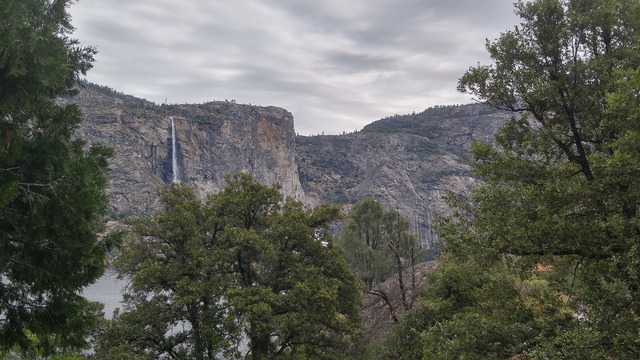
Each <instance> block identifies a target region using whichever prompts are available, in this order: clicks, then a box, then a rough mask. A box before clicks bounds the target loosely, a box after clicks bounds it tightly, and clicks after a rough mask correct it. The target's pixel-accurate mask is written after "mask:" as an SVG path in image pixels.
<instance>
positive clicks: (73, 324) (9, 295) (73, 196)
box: [0, 0, 111, 354]
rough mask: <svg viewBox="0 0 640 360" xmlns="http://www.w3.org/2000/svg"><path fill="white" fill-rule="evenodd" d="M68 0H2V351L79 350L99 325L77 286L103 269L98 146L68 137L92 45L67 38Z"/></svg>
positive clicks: (101, 151)
mask: <svg viewBox="0 0 640 360" xmlns="http://www.w3.org/2000/svg"><path fill="white" fill-rule="evenodd" d="M68 5H69V1H68V0H56V1H53V0H50V1H44V0H7V1H2V2H0V28H1V29H2V30H1V31H0V237H1V238H0V351H2V350H3V349H4V350H6V349H14V348H15V347H16V346H18V347H20V348H23V349H27V348H32V347H38V348H41V349H43V351H44V353H45V354H46V353H50V352H53V351H55V350H56V348H58V347H67V346H72V347H77V346H82V345H83V344H84V343H85V336H86V335H87V331H88V329H89V328H90V327H92V326H93V325H94V324H95V322H96V316H95V315H94V312H95V306H94V305H92V304H91V303H89V302H88V301H87V300H85V299H84V298H83V297H82V296H81V295H79V290H81V289H82V288H83V287H85V286H87V285H89V284H91V283H92V282H93V281H94V280H96V279H97V278H98V277H99V276H100V275H101V274H102V272H103V270H104V266H105V265H104V255H105V250H107V249H108V248H109V247H110V246H111V243H110V241H104V242H101V241H99V240H98V237H97V235H96V234H97V232H99V231H100V230H102V226H103V223H102V215H103V214H104V213H105V209H106V202H107V197H106V195H105V187H106V183H107V182H106V178H105V175H104V174H105V171H106V169H107V158H108V157H109V156H110V151H109V150H107V149H105V148H100V147H92V148H86V146H85V144H84V143H83V142H82V141H81V140H78V139H74V138H73V136H72V134H73V131H74V129H75V127H76V126H77V124H78V123H79V122H80V119H81V114H80V111H79V109H78V108H77V107H76V106H74V105H60V104H58V103H57V100H58V99H60V98H64V97H67V96H71V95H73V94H74V93H75V91H76V90H75V88H74V86H75V85H76V81H77V80H78V76H79V75H80V74H84V73H85V72H86V71H87V70H88V69H89V68H90V67H91V61H92V60H93V55H94V54H95V50H94V49H92V48H89V47H82V46H80V45H79V44H78V42H77V41H75V40H73V39H71V38H69V34H70V33H71V31H72V30H73V28H72V27H71V24H70V22H69V15H68V13H67V12H66V9H67V6H68Z"/></svg>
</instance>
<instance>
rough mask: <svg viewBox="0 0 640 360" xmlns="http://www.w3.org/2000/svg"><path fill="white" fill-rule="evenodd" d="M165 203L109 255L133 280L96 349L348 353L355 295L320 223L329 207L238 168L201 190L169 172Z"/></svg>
mask: <svg viewBox="0 0 640 360" xmlns="http://www.w3.org/2000/svg"><path fill="white" fill-rule="evenodd" d="M162 204H163V206H164V210H163V212H162V213H161V214H160V215H159V216H157V217H154V218H151V219H140V220H138V221H137V222H136V225H135V229H134V231H133V233H132V235H131V238H130V239H129V241H128V242H127V243H126V244H125V246H124V251H123V253H122V255H121V256H119V258H118V259H117V260H116V266H117V269H118V271H119V272H120V273H121V274H122V275H123V276H126V277H128V278H129V279H130V280H131V284H130V286H129V287H128V289H127V291H126V294H125V301H126V306H125V308H124V310H123V311H122V312H121V313H118V314H116V316H115V317H114V319H113V320H112V321H110V322H109V323H108V325H107V326H106V327H105V330H104V332H103V333H102V334H101V335H100V336H99V338H98V342H97V347H96V355H97V357H98V358H104V359H118V358H131V357H133V358H140V359H162V358H171V359H174V358H179V359H183V358H184V359H214V358H217V357H216V356H218V355H219V354H221V353H223V354H224V356H225V357H226V358H228V359H232V358H247V359H307V358H308V359H341V358H348V355H347V353H346V350H347V349H348V346H349V345H350V344H352V343H353V342H354V341H355V337H356V336H357V334H358V330H359V326H360V325H359V324H360V318H359V313H358V311H359V309H360V304H361V295H360V291H359V286H358V281H357V278H356V277H355V276H354V275H353V273H352V272H351V271H350V270H349V269H348V267H347V265H346V262H345V261H344V260H343V259H342V257H341V248H340V247H339V246H337V245H335V244H334V243H333V241H332V239H331V236H330V235H329V233H328V232H327V227H328V225H329V223H330V222H332V221H334V220H335V219H336V218H337V217H338V215H339V210H338V208H335V207H332V206H328V205H322V206H319V207H316V208H314V209H305V208H304V207H303V206H302V204H301V203H299V202H296V201H293V200H292V199H283V198H282V195H281V194H280V188H279V187H278V186H275V185H274V186H265V185H260V184H258V183H256V182H254V181H253V179H252V178H251V177H250V176H249V175H246V174H238V175H235V176H233V177H228V178H227V185H226V187H225V188H224V190H223V191H221V192H220V193H218V194H211V195H209V196H208V197H207V199H206V201H200V200H197V199H195V197H194V195H193V192H192V191H191V190H190V189H189V188H188V187H186V186H185V185H180V184H172V185H170V186H169V187H167V188H165V189H164V190H163V191H162Z"/></svg>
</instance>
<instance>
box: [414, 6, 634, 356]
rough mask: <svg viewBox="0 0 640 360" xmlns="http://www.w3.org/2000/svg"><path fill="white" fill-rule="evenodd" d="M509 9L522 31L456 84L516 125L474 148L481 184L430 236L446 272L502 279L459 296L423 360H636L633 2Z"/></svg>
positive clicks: (492, 48) (494, 47)
mask: <svg viewBox="0 0 640 360" xmlns="http://www.w3.org/2000/svg"><path fill="white" fill-rule="evenodd" d="M516 9H517V10H516V11H517V13H518V15H520V17H521V18H522V20H523V22H522V24H521V25H520V26H518V27H516V28H515V29H514V30H512V31H508V32H506V33H504V34H502V35H501V36H500V38H498V39H497V40H495V41H491V42H488V44H487V49H488V51H489V53H490V55H491V57H492V59H493V60H494V64H493V65H489V66H482V65H479V66H476V67H472V68H471V69H470V70H469V71H468V72H467V73H466V74H464V76H462V78H461V79H460V82H459V88H460V90H462V91H465V92H468V93H471V94H474V95H475V96H477V97H478V99H480V100H483V101H486V102H488V103H489V104H490V105H491V106H494V107H498V108H502V109H505V110H508V111H512V112H514V117H513V119H512V120H511V121H510V122H508V123H507V124H506V126H505V127H504V128H503V129H502V130H501V131H500V132H499V133H498V134H497V136H496V139H495V142H494V143H490V144H475V145H474V146H473V149H472V152H473V156H474V161H475V164H474V167H475V173H476V174H477V175H479V176H480V177H481V178H482V179H483V180H484V184H483V185H482V186H480V187H479V188H478V189H477V190H476V191H474V193H473V195H472V197H471V198H470V199H468V200H465V199H459V200H456V202H457V203H456V205H457V206H458V208H459V211H458V212H457V213H456V214H454V216H453V217H451V218H449V219H448V220H446V221H444V222H443V223H442V224H441V226H440V231H441V235H442V238H443V239H444V241H445V242H446V246H447V250H446V253H447V254H448V255H447V256H448V260H447V261H448V262H449V261H451V262H452V264H453V263H454V262H455V263H458V264H460V263H462V264H464V263H468V262H476V263H479V264H480V266H478V267H477V268H476V269H477V270H475V271H485V272H487V276H490V277H492V276H494V275H492V274H495V271H496V267H495V265H493V264H501V263H504V264H505V265H504V266H505V267H504V268H503V269H502V270H500V273H504V274H505V275H503V276H500V278H497V279H491V278H489V279H487V280H486V281H488V282H489V284H493V285H488V284H485V285H482V286H481V287H480V289H485V288H487V289H490V287H495V289H494V290H491V292H490V293H488V294H486V295H483V291H484V290H482V291H480V292H479V293H478V292H477V291H475V290H469V289H461V291H459V294H460V296H461V297H460V299H466V298H468V299H471V300H472V301H471V303H469V305H468V306H466V307H463V308H457V307H450V308H449V309H448V310H446V311H445V313H450V314H451V315H449V317H448V318H445V319H444V320H436V321H435V322H434V324H433V325H432V326H428V327H427V329H426V330H425V332H424V334H423V336H424V339H425V343H424V344H425V349H424V351H425V353H424V358H426V359H449V358H451V359H479V358H485V359H509V358H513V357H514V356H517V358H519V359H603V358H608V359H631V358H638V357H640V345H639V344H640V336H639V334H640V322H639V319H640V273H639V270H640V267H639V266H638V265H640V257H639V256H638V254H639V252H638V247H639V246H640V224H639V216H638V206H639V205H640V192H639V187H638V184H639V182H638V181H637V179H638V178H640V167H639V166H638V159H640V152H639V150H640V148H639V147H638V144H640V142H638V140H640V138H639V136H638V135H639V134H640V133H639V132H638V131H639V130H640V128H639V124H640V121H639V120H640V119H639V118H638V115H639V113H640V110H639V109H640V101H639V99H638V95H637V94H638V93H639V90H640V87H639V85H640V83H639V78H638V69H639V68H640V18H639V17H638V16H637V14H638V13H640V1H637V0H612V1H600V0H566V1H560V0H535V1H529V2H524V1H520V2H518V3H516ZM461 269H464V266H463V267H461ZM541 269H544V271H542V270H541ZM466 276H468V275H466ZM514 277H515V278H514ZM471 279H472V278H471ZM461 280H463V279H462V278H460V279H458V280H455V279H452V281H453V283H456V282H458V283H459V282H460V281H461ZM505 280H508V281H507V282H506V283H505ZM465 281H466V280H465ZM528 281H542V282H541V283H540V282H537V283H536V284H538V285H540V286H541V287H540V288H539V291H538V290H536V291H537V294H538V295H536V296H534V297H533V298H534V299H536V300H535V301H533V302H532V301H531V300H530V299H531V296H530V295H529V292H528V291H527V290H526V288H527V287H526V286H525V285H527V284H528V283H527V282H528ZM501 284H502V285H501ZM541 284H542V285H541ZM527 286H529V285H527ZM474 288H476V289H477V286H476V287H474ZM487 295H489V297H486V296H487ZM494 295H495V296H497V298H494V297H493V296H494ZM447 298H448V296H446V294H443V299H447ZM507 300H508V301H507ZM466 301H467V300H465V302H466ZM450 305H455V302H453V304H450V303H448V302H446V301H445V302H443V303H442V304H441V306H445V309H446V306H450ZM432 311H434V312H436V313H437V311H438V306H435V307H433V305H432ZM434 316H435V317H436V318H438V316H437V315H436V314H434ZM472 350H473V351H472Z"/></svg>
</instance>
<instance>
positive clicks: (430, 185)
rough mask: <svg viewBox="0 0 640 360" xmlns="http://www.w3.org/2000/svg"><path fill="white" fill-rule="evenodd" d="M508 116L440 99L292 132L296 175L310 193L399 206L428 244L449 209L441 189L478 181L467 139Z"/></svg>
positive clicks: (461, 188) (486, 133)
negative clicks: (320, 130)
mask: <svg viewBox="0 0 640 360" xmlns="http://www.w3.org/2000/svg"><path fill="white" fill-rule="evenodd" d="M507 118H508V114H505V113H498V112H496V111H495V110H491V109H489V108H487V107H486V106H484V105H480V104H477V105H464V106H450V107H438V108H431V109H428V110H425V111H424V112H422V113H419V114H412V115H404V116H395V117H391V118H387V119H383V120H380V121H377V122H374V123H372V124H369V125H367V126H366V127H365V128H364V129H363V130H362V131H361V132H357V133H353V134H348V135H341V136H312V137H297V138H296V141H297V144H296V145H297V154H298V171H299V173H300V180H301V182H302V186H303V187H304V190H305V192H306V194H307V196H308V197H309V198H311V199H314V200H315V201H329V202H332V203H344V204H353V203H355V202H357V201H358V200H361V199H363V198H364V197H367V196H373V197H375V198H377V199H378V200H379V201H380V202H381V203H382V204H383V206H385V207H386V208H397V209H398V210H399V211H400V213H402V214H403V215H404V216H405V217H406V218H407V219H408V220H409V221H410V222H411V224H412V226H413V230H414V231H415V232H417V233H418V236H419V238H420V242H421V245H422V247H424V248H431V247H433V246H434V244H435V242H436V234H435V231H434V229H433V226H432V224H433V220H434V219H435V218H436V216H437V215H438V214H440V213H446V211H447V209H448V207H447V205H446V203H445V202H444V200H443V199H442V197H443V196H444V195H445V194H447V193H448V192H449V191H452V192H454V193H458V194H463V193H466V192H468V191H469V189H470V188H471V187H472V186H473V184H475V183H476V179H475V178H474V177H473V175H472V174H471V172H470V167H469V165H468V164H469V156H468V149H469V147H470V145H471V142H472V141H473V140H485V141H486V140H489V139H491V138H492V136H493V134H494V133H495V131H496V130H497V128H498V127H500V126H501V125H502V124H503V123H504V122H505V120H506V119H507Z"/></svg>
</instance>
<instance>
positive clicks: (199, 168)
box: [65, 83, 508, 248]
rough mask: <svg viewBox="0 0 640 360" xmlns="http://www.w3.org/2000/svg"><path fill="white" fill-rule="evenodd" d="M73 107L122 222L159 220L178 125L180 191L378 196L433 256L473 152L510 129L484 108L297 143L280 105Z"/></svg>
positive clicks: (130, 100) (430, 112) (111, 96)
mask: <svg viewBox="0 0 640 360" xmlns="http://www.w3.org/2000/svg"><path fill="white" fill-rule="evenodd" d="M65 101H71V102H74V103H76V104H78V106H80V108H81V110H82V111H83V113H84V121H83V123H82V124H81V125H80V126H79V127H78V130H77V135H78V136H80V137H82V138H84V139H86V140H87V141H88V143H90V144H100V145H107V146H110V147H112V148H114V150H115V152H116V155H115V157H114V158H113V159H112V162H111V166H112V171H111V173H110V175H109V178H110V184H111V186H110V189H109V195H110V196H111V202H110V205H109V206H110V209H111V213H112V217H114V218H116V219H118V218H124V217H127V216H150V215H153V214H154V213H155V212H157V211H158V210H159V208H158V206H159V204H158V202H157V194H156V189H157V187H158V186H160V185H162V184H164V183H167V182H170V176H169V174H168V173H169V172H170V171H171V170H170V169H171V168H170V166H169V165H168V164H169V163H168V162H169V161H170V152H171V150H170V143H171V141H170V140H171V135H170V134H171V132H170V125H169V118H170V117H173V118H174V120H175V123H176V137H177V140H178V144H179V146H178V148H179V154H178V155H179V156H178V159H179V164H180V166H181V167H182V169H181V171H183V180H184V182H185V183H187V184H189V185H190V186H192V187H194V189H195V191H196V193H197V194H198V195H199V196H204V194H206V193H209V192H217V191H219V190H220V189H221V188H222V187H223V186H224V175H225V174H233V173H236V172H247V173H250V174H251V175H253V176H254V177H255V178H256V180H257V181H259V182H262V183H268V184H270V183H274V182H277V183H280V184H281V185H282V186H283V192H284V193H285V195H288V196H293V197H294V198H296V199H299V200H302V201H303V202H305V203H307V204H310V205H313V204H318V203H321V202H331V203H334V204H344V205H347V206H348V205H349V204H353V203H355V202H356V201H358V200H360V199H362V198H364V197H367V196H373V197H376V198H377V199H378V200H380V201H381V203H382V204H383V205H384V206H385V207H387V208H392V207H395V208H397V209H398V210H399V211H400V212H401V213H402V214H403V215H404V216H405V217H406V218H407V219H408V220H409V221H410V223H411V224H412V226H413V230H414V231H415V232H416V233H418V236H419V238H420V241H421V244H422V246H423V247H425V248H432V247H434V246H435V243H436V240H437V237H436V235H435V232H434V229H433V221H434V219H435V218H436V217H437V215H438V214H439V213H442V212H446V211H447V210H448V208H447V206H446V204H445V203H444V201H443V200H442V196H444V195H445V194H446V193H447V192H449V191H453V192H454V193H459V194H462V193H466V192H468V191H469V189H470V188H471V187H472V186H473V185H474V184H475V183H476V182H477V180H476V179H475V178H474V177H473V175H472V174H471V172H470V167H469V165H468V163H469V157H468V153H467V150H468V148H469V146H470V144H471V142H472V141H474V140H481V141H487V140H489V139H491V137H492V136H493V133H494V132H495V131H496V129H497V128H498V127H499V126H501V125H502V124H503V123H504V121H505V120H506V119H507V118H508V116H507V114H504V113H499V112H498V111H496V110H492V109H489V108H488V107H486V106H485V105H481V104H470V105H460V106H442V107H435V108H429V109H426V110H425V111H423V112H420V113H415V114H409V115H397V116H393V117H387V118H384V119H380V120H378V121H374V122H372V123H370V124H368V125H367V126H365V127H364V128H363V129H362V130H361V131H356V132H354V133H349V134H344V135H315V136H300V135H296V133H295V129H294V119H293V116H292V114H291V113H290V112H288V111H286V110H285V109H282V108H278V107H274V106H257V105H243V104H236V103H235V102H234V101H211V102H207V103H202V104H172V105H167V104H160V105H158V104H155V103H153V102H150V101H147V100H144V99H139V98H136V97H134V96H131V95H126V94H122V93H119V92H117V91H115V90H113V89H109V88H107V87H103V86H99V85H95V84H89V83H86V84H84V86H83V88H81V90H80V94H79V95H78V96H76V97H75V98H73V99H71V100H65Z"/></svg>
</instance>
